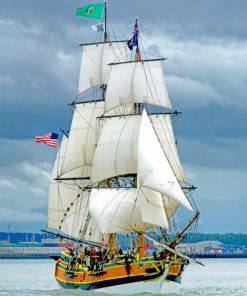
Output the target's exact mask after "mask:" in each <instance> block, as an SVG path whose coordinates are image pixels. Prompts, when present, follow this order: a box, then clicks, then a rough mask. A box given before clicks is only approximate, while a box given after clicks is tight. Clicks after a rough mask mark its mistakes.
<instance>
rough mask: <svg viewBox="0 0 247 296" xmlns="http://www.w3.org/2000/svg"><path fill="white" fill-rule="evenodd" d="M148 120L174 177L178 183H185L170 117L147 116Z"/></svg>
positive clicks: (161, 115)
mask: <svg viewBox="0 0 247 296" xmlns="http://www.w3.org/2000/svg"><path fill="white" fill-rule="evenodd" d="M149 118H150V119H151V121H152V124H153V127H154V130H155V133H156V135H157V137H158V139H159V141H160V144H161V146H162V148H163V150H164V152H165V154H166V157H167V159H168V161H169V163H170V165H171V167H172V170H173V172H174V174H175V176H176V177H177V179H178V181H180V182H187V179H186V177H185V174H184V171H183V168H182V165H181V162H180V159H179V156H178V152H177V147H176V142H175V139H174V134H173V128H172V124H171V118H170V115H163V114H159V115H149Z"/></svg>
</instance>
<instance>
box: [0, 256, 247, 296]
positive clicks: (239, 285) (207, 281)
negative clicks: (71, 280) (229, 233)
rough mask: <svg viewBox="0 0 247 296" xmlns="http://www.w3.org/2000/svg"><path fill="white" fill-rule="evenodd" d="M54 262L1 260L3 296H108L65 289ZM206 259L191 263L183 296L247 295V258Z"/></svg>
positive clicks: (0, 282) (0, 292)
mask: <svg viewBox="0 0 247 296" xmlns="http://www.w3.org/2000/svg"><path fill="white" fill-rule="evenodd" d="M54 262H55V261H53V260H0V296H3V295H4V296H5V295H7V296H10V295H11V296H77V295H78V296H79V295H88V294H90V295H91V296H96V295H98V296H99V295H104V294H102V293H94V292H90V293H89V292H84V291H81V290H64V289H61V288H60V287H59V285H58V284H57V283H56V281H55V279H54V278H53V270H54ZM203 262H204V263H205V264H206V267H202V266H200V265H190V266H189V267H188V268H187V269H186V271H185V273H184V276H183V282H182V285H181V290H180V293H179V296H199V295H203V296H204V295H205V296H209V295H210V296H211V295H213V296H223V295H224V296H228V295H229V296H247V259H207V260H204V261H203ZM142 295H143V294H142ZM147 295H150V294H147Z"/></svg>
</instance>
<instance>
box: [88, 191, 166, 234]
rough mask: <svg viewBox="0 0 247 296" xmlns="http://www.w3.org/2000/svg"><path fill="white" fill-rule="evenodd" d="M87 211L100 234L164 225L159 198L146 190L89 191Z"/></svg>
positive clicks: (162, 210)
mask: <svg viewBox="0 0 247 296" xmlns="http://www.w3.org/2000/svg"><path fill="white" fill-rule="evenodd" d="M89 211H90V213H91V215H92V216H93V218H94V219H95V221H96V222H97V224H98V225H99V227H100V230H101V232H102V233H116V232H128V231H145V230H146V229H149V228H151V227H154V226H156V225H158V226H162V227H165V228H167V225H168V223H167V219H166V214H165V211H164V207H163V203H162V197H161V194H160V193H158V192H155V191H153V190H150V189H147V188H129V189H126V188H122V189H114V188H113V189H92V192H91V196H90V201H89ZM154 217H155V219H154Z"/></svg>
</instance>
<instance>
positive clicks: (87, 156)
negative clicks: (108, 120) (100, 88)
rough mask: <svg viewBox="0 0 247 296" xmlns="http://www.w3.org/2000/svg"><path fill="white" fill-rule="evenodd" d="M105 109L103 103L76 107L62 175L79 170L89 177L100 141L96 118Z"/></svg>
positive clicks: (77, 105)
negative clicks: (96, 147) (98, 141)
mask: <svg viewBox="0 0 247 296" xmlns="http://www.w3.org/2000/svg"><path fill="white" fill-rule="evenodd" d="M103 108H104V102H102V101H99V102H92V103H85V104H76V105H75V110H74V114H73V119H72V123H71V128H70V132H69V138H68V144H67V148H66V152H65V157H64V162H63V166H62V171H61V175H65V174H66V173H68V172H71V171H73V170H76V169H77V170H78V169H79V170H81V173H86V175H87V176H88V173H89V172H87V171H88V170H89V169H90V167H91V165H92V158H93V155H94V151H95V146H96V143H97V140H98V126H97V123H98V122H97V119H96V117H98V116H100V115H102V113H103ZM81 176H83V175H81Z"/></svg>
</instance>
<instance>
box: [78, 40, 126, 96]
mask: <svg viewBox="0 0 247 296" xmlns="http://www.w3.org/2000/svg"><path fill="white" fill-rule="evenodd" d="M82 47H83V51H82V60H81V67H80V75H79V86H78V94H81V93H82V92H84V91H86V90H88V89H90V88H92V87H95V86H97V85H102V84H107V80H108V75H109V68H110V67H109V66H108V64H109V63H112V62H119V61H126V60H127V43H126V41H116V42H113V41H109V42H100V43H94V44H84V45H82Z"/></svg>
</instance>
